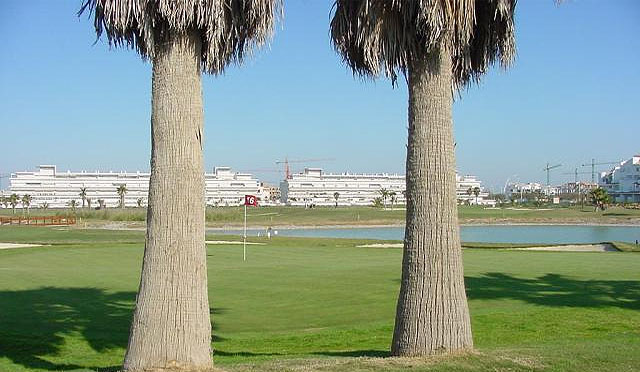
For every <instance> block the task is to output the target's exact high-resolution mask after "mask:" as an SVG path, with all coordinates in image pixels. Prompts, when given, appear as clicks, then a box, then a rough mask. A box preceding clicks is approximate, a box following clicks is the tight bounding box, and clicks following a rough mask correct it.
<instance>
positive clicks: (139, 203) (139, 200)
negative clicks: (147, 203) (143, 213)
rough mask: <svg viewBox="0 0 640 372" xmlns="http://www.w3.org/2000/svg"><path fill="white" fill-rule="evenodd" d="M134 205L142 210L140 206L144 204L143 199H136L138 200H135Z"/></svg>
mask: <svg viewBox="0 0 640 372" xmlns="http://www.w3.org/2000/svg"><path fill="white" fill-rule="evenodd" d="M136 204H137V205H138V208H142V205H143V204H144V198H138V200H136Z"/></svg>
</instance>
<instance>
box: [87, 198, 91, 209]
mask: <svg viewBox="0 0 640 372" xmlns="http://www.w3.org/2000/svg"><path fill="white" fill-rule="evenodd" d="M87 208H89V209H91V198H87Z"/></svg>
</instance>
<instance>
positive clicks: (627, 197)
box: [598, 155, 640, 203]
mask: <svg viewBox="0 0 640 372" xmlns="http://www.w3.org/2000/svg"><path fill="white" fill-rule="evenodd" d="M598 186H600V187H602V188H603V189H605V190H607V193H608V194H609V195H611V198H612V199H613V200H614V201H615V202H618V203H640V155H634V156H633V157H631V159H628V160H625V161H623V162H622V163H620V165H617V166H616V167H615V168H613V169H611V170H610V171H608V172H603V173H601V174H600V179H599V180H598Z"/></svg>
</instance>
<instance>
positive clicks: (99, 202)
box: [98, 199, 107, 209]
mask: <svg viewBox="0 0 640 372" xmlns="http://www.w3.org/2000/svg"><path fill="white" fill-rule="evenodd" d="M98 206H99V207H100V209H104V208H106V207H107V203H106V202H105V201H104V199H98Z"/></svg>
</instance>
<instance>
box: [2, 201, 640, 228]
mask: <svg viewBox="0 0 640 372" xmlns="http://www.w3.org/2000/svg"><path fill="white" fill-rule="evenodd" d="M17 213H21V212H20V211H18V212H17ZM31 213H32V214H34V215H35V214H37V215H42V214H56V213H63V214H64V213H68V211H65V210H46V211H40V210H33V211H32V212H31ZM404 213H405V212H404V209H394V210H389V209H388V210H384V209H380V208H372V207H349V208H328V207H325V208H314V209H304V208H300V207H261V208H251V209H249V213H248V223H249V224H250V225H253V226H283V225H299V226H309V225H388V224H401V223H404ZM77 214H78V217H80V219H81V223H84V222H87V221H88V222H89V223H104V222H108V221H125V222H131V223H133V224H138V225H140V224H141V223H142V222H143V221H144V220H145V216H146V210H145V209H143V208H128V209H125V210H121V209H116V208H112V209H107V210H102V211H95V210H78V212H77ZM0 215H11V210H6V209H0ZM459 216H460V221H461V222H463V223H500V222H524V223H526V222H535V223H545V222H546V223H553V222H564V223H635V224H640V210H633V209H624V208H620V207H612V208H609V209H607V210H606V211H604V212H601V211H599V212H594V211H593V208H592V207H585V208H584V209H581V208H580V207H571V208H553V209H551V210H535V209H532V210H513V209H485V208H483V207H474V206H460V207H459ZM206 218H207V224H208V225H209V226H212V227H215V226H241V225H242V221H243V209H242V207H225V208H222V207H221V208H207V214H206Z"/></svg>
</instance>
